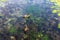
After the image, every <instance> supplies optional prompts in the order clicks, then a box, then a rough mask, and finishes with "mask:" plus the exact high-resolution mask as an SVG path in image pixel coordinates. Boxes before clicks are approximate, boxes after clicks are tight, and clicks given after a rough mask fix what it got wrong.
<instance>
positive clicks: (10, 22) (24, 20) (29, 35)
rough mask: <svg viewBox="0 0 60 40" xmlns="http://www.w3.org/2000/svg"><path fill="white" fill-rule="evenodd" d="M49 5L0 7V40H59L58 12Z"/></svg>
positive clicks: (59, 16)
mask: <svg viewBox="0 0 60 40" xmlns="http://www.w3.org/2000/svg"><path fill="white" fill-rule="evenodd" d="M1 1H4V0H1ZM31 2H32V1H31ZM49 3H52V4H48V3H46V2H45V3H41V4H32V3H29V2H28V3H27V4H24V5H21V4H17V3H15V4H8V5H5V7H1V6H0V40H60V14H59V13H60V12H59V11H60V10H56V9H57V8H56V7H55V6H54V5H53V4H55V3H54V0H52V1H51V2H50V1H49ZM47 5H48V6H47ZM57 5H59V4H58V3H57ZM21 6H22V7H21ZM59 7H60V6H59ZM55 8H56V9H55Z"/></svg>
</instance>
